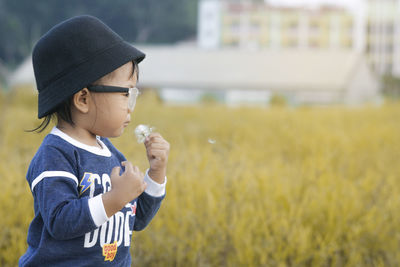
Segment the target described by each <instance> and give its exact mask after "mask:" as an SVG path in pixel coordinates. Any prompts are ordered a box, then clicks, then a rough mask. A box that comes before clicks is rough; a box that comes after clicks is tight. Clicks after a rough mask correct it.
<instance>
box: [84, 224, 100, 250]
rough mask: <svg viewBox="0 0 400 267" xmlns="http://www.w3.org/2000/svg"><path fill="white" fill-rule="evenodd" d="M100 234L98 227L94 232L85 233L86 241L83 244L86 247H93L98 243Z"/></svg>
mask: <svg viewBox="0 0 400 267" xmlns="http://www.w3.org/2000/svg"><path fill="white" fill-rule="evenodd" d="M92 233H93V236H92V239H90V236H91V235H92ZM98 235H99V228H97V229H96V230H94V231H93V232H89V233H86V234H85V242H84V244H83V247H84V248H91V247H94V246H95V245H96V243H97V237H98Z"/></svg>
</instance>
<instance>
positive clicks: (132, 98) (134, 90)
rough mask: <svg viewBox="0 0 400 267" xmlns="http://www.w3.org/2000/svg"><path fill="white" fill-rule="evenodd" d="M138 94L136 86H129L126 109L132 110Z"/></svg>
mask: <svg viewBox="0 0 400 267" xmlns="http://www.w3.org/2000/svg"><path fill="white" fill-rule="evenodd" d="M138 95H139V90H138V89H137V88H136V87H133V88H129V100H128V109H129V110H131V111H133V109H134V108H135V105H136V98H137V96H138Z"/></svg>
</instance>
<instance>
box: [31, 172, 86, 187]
mask: <svg viewBox="0 0 400 267" xmlns="http://www.w3.org/2000/svg"><path fill="white" fill-rule="evenodd" d="M49 177H65V178H69V179H72V180H74V181H75V183H76V185H78V183H79V182H78V178H76V176H75V175H73V174H72V173H70V172H64V171H45V172H42V173H41V174H40V175H39V176H37V177H36V178H35V179H34V180H33V181H32V185H31V190H32V191H33V188H35V186H36V185H37V184H38V183H39V182H40V181H42V180H43V179H44V178H49Z"/></svg>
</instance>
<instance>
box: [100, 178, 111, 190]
mask: <svg viewBox="0 0 400 267" xmlns="http://www.w3.org/2000/svg"><path fill="white" fill-rule="evenodd" d="M101 178H102V180H103V181H102V182H103V193H106V192H108V191H110V190H111V179H110V176H109V175H108V174H107V173H105V174H103V175H102V176H101Z"/></svg>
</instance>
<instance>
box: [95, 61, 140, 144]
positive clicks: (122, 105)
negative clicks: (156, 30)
mask: <svg viewBox="0 0 400 267" xmlns="http://www.w3.org/2000/svg"><path fill="white" fill-rule="evenodd" d="M136 76H137V75H136V73H133V64H132V62H129V63H127V64H125V65H122V66H121V67H119V68H118V69H116V70H115V71H113V72H112V73H110V74H108V75H106V76H104V77H103V78H101V79H100V80H99V81H98V82H97V84H99V85H111V86H119V87H129V88H132V87H135V86H136V82H137V77H136ZM92 95H93V99H94V103H95V111H94V114H93V115H94V123H93V128H92V129H91V131H92V132H93V133H94V134H96V135H100V136H103V137H117V136H120V135H121V134H122V133H123V131H124V129H125V127H126V126H128V124H129V122H130V120H131V116H130V112H131V111H132V110H129V109H128V99H129V97H128V96H129V95H128V94H127V93H121V92H112V93H109V92H107V93H93V92H92Z"/></svg>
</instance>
